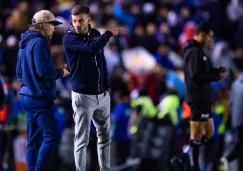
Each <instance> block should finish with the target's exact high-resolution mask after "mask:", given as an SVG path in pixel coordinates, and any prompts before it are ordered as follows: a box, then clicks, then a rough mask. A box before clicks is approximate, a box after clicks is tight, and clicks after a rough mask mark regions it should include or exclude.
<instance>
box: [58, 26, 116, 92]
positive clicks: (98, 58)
mask: <svg viewBox="0 0 243 171" xmlns="http://www.w3.org/2000/svg"><path fill="white" fill-rule="evenodd" d="M110 37H112V33H111V32H110V31H106V32H105V33H104V34H102V35H101V34H100V32H99V31H98V30H96V29H92V28H89V31H88V33H86V34H77V33H76V32H75V30H74V28H73V26H72V25H70V27H69V29H68V31H67V33H66V34H65V35H64V37H63V44H64V50H65V55H66V59H67V63H68V66H69V70H70V75H71V83H72V90H73V91H75V92H77V93H81V94H90V95H97V94H101V93H103V92H105V91H106V90H108V89H109V86H108V73H107V66H106V59H105V55H104V50H103V48H104V47H105V45H106V44H107V42H108V41H109V39H110Z"/></svg>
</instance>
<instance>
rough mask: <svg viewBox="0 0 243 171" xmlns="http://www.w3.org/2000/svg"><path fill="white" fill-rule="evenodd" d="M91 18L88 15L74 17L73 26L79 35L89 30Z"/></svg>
mask: <svg viewBox="0 0 243 171" xmlns="http://www.w3.org/2000/svg"><path fill="white" fill-rule="evenodd" d="M89 22H90V18H89V15H88V14H78V15H72V24H73V27H74V29H75V31H76V33H78V34H83V33H86V32H88V30H89Z"/></svg>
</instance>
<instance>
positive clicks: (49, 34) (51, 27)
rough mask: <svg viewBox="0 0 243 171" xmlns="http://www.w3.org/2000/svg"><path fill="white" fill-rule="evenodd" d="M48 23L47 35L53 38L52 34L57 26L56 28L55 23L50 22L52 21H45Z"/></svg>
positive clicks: (46, 26)
mask: <svg viewBox="0 0 243 171" xmlns="http://www.w3.org/2000/svg"><path fill="white" fill-rule="evenodd" d="M45 24H46V25H45V28H46V29H45V30H46V33H45V34H46V35H45V36H46V37H49V38H51V37H52V35H53V33H54V32H55V28H54V25H53V24H50V23H45Z"/></svg>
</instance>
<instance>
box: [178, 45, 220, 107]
mask: <svg viewBox="0 0 243 171" xmlns="http://www.w3.org/2000/svg"><path fill="white" fill-rule="evenodd" d="M183 58H184V74H185V84H186V85H185V87H186V95H185V101H186V102H187V103H189V104H190V103H199V104H200V103H207V104H212V102H213V98H212V93H213V92H212V87H211V83H210V82H212V81H218V80H220V73H219V71H218V69H217V68H213V66H212V62H211V60H210V58H209V57H208V56H207V55H206V54H205V52H204V50H203V46H202V45H201V44H200V43H199V42H197V41H196V40H189V41H188V42H187V44H186V45H185V47H184V48H183Z"/></svg>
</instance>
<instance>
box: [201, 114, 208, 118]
mask: <svg viewBox="0 0 243 171" xmlns="http://www.w3.org/2000/svg"><path fill="white" fill-rule="evenodd" d="M201 117H202V119H207V118H209V113H203V114H202V116H201Z"/></svg>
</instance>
